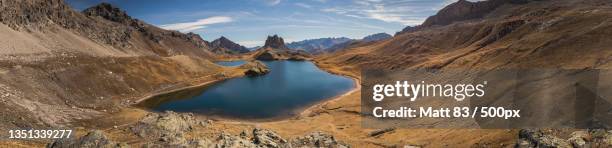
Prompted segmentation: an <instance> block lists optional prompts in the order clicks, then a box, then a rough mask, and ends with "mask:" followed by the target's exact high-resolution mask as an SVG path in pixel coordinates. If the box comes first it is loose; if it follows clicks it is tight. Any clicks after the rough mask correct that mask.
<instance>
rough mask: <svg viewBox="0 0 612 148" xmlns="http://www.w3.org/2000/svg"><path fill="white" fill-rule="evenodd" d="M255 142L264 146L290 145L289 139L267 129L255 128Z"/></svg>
mask: <svg viewBox="0 0 612 148" xmlns="http://www.w3.org/2000/svg"><path fill="white" fill-rule="evenodd" d="M253 143H255V144H257V145H260V146H264V147H288V146H289V145H288V142H287V140H285V139H283V138H282V137H281V136H279V135H278V134H277V133H276V132H274V131H271V130H267V129H259V128H255V129H253Z"/></svg>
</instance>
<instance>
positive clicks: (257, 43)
mask: <svg viewBox="0 0 612 148" xmlns="http://www.w3.org/2000/svg"><path fill="white" fill-rule="evenodd" d="M236 43H238V44H240V45H242V46H245V47H255V46H263V44H264V41H237V42H236Z"/></svg>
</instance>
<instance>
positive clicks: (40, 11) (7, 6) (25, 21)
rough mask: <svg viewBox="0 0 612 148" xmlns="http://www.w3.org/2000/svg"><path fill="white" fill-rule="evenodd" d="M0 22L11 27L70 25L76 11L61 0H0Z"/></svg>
mask: <svg viewBox="0 0 612 148" xmlns="http://www.w3.org/2000/svg"><path fill="white" fill-rule="evenodd" d="M0 12H2V13H0V22H1V23H3V24H5V25H7V26H9V27H11V28H13V29H21V28H26V27H27V26H30V27H42V26H45V25H48V24H52V23H56V24H59V25H62V26H72V25H74V24H75V20H74V19H72V17H74V16H75V15H77V14H76V13H73V11H72V8H70V6H68V5H67V4H65V3H64V1H63V0H45V1H39V0H8V1H5V0H1V1H0Z"/></svg>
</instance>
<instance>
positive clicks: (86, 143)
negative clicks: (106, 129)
mask: <svg viewBox="0 0 612 148" xmlns="http://www.w3.org/2000/svg"><path fill="white" fill-rule="evenodd" d="M72 147H80V148H128V147H129V146H128V145H127V144H126V143H116V142H113V141H110V140H109V139H108V138H107V137H106V136H105V135H104V133H103V132H102V131H99V130H95V131H92V132H89V133H87V135H85V136H83V137H80V138H78V139H62V140H57V141H54V142H52V143H50V144H47V148H72Z"/></svg>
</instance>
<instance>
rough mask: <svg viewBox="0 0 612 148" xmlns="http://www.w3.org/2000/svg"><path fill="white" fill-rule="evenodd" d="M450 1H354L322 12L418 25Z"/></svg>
mask: <svg viewBox="0 0 612 148" xmlns="http://www.w3.org/2000/svg"><path fill="white" fill-rule="evenodd" d="M448 1H451V0H431V1H420V0H395V1H383V0H353V1H352V4H349V5H346V6H335V7H329V8H324V9H321V11H322V12H329V13H335V14H338V15H344V16H348V17H353V18H359V19H375V20H380V21H384V22H388V23H400V24H403V25H418V24H420V23H422V22H423V21H424V20H425V19H426V18H427V17H428V16H429V15H431V14H433V13H435V11H437V10H439V9H440V8H441V7H442V6H444V5H446V4H448ZM455 1H456V0H455Z"/></svg>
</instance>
